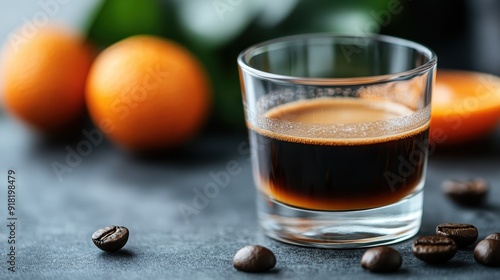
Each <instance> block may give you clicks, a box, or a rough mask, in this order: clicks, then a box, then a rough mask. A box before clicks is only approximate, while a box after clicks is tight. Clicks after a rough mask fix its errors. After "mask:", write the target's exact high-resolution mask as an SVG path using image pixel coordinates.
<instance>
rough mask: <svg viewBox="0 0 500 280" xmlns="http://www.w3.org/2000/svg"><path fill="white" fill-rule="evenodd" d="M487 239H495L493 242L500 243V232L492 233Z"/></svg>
mask: <svg viewBox="0 0 500 280" xmlns="http://www.w3.org/2000/svg"><path fill="white" fill-rule="evenodd" d="M485 239H493V240H499V241H500V233H499V232H496V233H492V234H490V235H488V236H486V238H485Z"/></svg>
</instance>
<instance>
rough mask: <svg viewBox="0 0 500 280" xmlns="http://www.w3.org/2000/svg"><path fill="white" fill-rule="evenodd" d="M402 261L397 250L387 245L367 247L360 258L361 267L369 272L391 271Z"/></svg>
mask: <svg viewBox="0 0 500 280" xmlns="http://www.w3.org/2000/svg"><path fill="white" fill-rule="evenodd" d="M402 263H403V258H401V255H400V254H399V252H398V251H396V250H394V249H392V248H390V247H387V246H380V247H375V248H371V249H368V250H366V252H365V253H364V254H363V257H362V258H361V267H363V268H364V269H367V270H369V271H371V272H393V271H396V270H398V269H399V268H400V267H401V264H402Z"/></svg>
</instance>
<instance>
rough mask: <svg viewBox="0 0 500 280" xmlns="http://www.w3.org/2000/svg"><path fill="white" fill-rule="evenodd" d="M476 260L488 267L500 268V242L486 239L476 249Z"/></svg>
mask: <svg viewBox="0 0 500 280" xmlns="http://www.w3.org/2000/svg"><path fill="white" fill-rule="evenodd" d="M474 259H476V261H477V262H479V263H481V264H484V265H487V266H497V267H500V241H499V240H495V239H484V240H482V241H481V242H479V243H477V245H476V248H474Z"/></svg>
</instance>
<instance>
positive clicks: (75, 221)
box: [0, 115, 500, 280]
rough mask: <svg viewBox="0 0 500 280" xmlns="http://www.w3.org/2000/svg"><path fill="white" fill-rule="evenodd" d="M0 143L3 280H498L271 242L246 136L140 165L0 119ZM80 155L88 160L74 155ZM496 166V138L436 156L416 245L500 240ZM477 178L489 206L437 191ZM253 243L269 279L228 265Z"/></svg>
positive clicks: (496, 273) (468, 270)
mask: <svg viewBox="0 0 500 280" xmlns="http://www.w3.org/2000/svg"><path fill="white" fill-rule="evenodd" d="M90 129H91V128H89V130H90ZM498 130H499V131H500V129H498ZM0 133H1V134H0V135H1V137H0V180H2V182H0V225H1V227H0V244H1V245H0V250H1V256H0V279H104V278H109V279H118V277H119V276H123V277H124V278H123V279H351V280H352V279H366V278H374V279H379V278H380V279H381V278H391V279H395V278H404V279H420V278H424V277H425V278H431V277H432V279H472V278H473V279H500V269H495V268H489V267H485V266H482V265H479V264H478V263H476V262H475V261H474V259H473V257H472V250H471V249H467V250H460V251H459V252H458V253H457V255H456V256H455V257H454V258H453V259H452V261H450V262H449V263H447V264H445V265H441V266H431V265H427V264H425V263H423V262H421V261H419V260H417V259H416V258H415V257H414V256H413V255H412V254H411V252H410V246H411V242H412V240H409V241H406V242H402V243H399V244H396V245H394V247H395V248H397V249H398V250H399V251H400V252H401V253H402V255H403V266H402V269H401V270H400V271H399V272H398V273H395V274H390V275H382V274H372V273H369V272H366V271H364V270H363V269H362V268H361V267H360V265H359V261H360V258H361V255H362V254H363V251H364V250H327V249H310V248H303V247H297V246H292V245H286V244H283V243H280V242H276V241H273V240H270V239H268V238H266V237H265V236H263V235H262V233H261V232H259V229H258V227H257V223H256V214H255V205H254V196H255V189H254V187H253V180H252V176H251V166H250V162H249V160H248V157H249V155H248V150H247V149H245V147H246V145H247V142H246V135H245V134H240V135H219V134H210V135H209V134H205V135H204V136H201V137H199V138H198V139H196V140H195V141H194V142H193V143H191V144H190V145H189V146H188V147H186V148H185V149H184V150H182V151H181V152H178V153H176V154H172V155H169V156H166V157H162V158H140V157H134V156H132V155H130V154H127V153H125V152H123V151H121V150H119V149H117V148H115V147H114V146H112V145H111V144H109V143H107V142H106V141H103V142H102V143H100V142H96V144H95V145H94V144H92V146H91V149H88V150H85V148H86V147H83V145H84V144H81V143H82V141H85V140H86V138H85V136H84V135H83V134H81V135H80V136H79V137H76V139H75V140H73V141H70V142H64V141H63V142H61V143H55V142H54V141H47V140H44V139H41V138H40V137H37V136H36V135H34V134H33V133H32V132H29V131H28V130H27V129H26V128H23V127H22V126H21V125H19V124H18V123H15V122H14V121H13V120H11V119H8V118H7V117H6V116H1V115H0ZM79 145H80V146H79ZM78 148H80V151H87V152H85V153H84V154H82V155H81V156H80V157H76V156H74V155H73V156H71V155H72V152H71V151H72V150H73V151H75V150H77V149H78ZM228 164H230V165H231V166H232V167H234V166H235V165H237V167H238V168H237V169H236V170H237V172H234V175H232V176H231V178H230V182H229V184H228V185H227V186H226V187H224V188H220V189H219V192H218V194H217V195H213V196H212V198H209V199H207V201H206V202H205V203H203V204H204V205H201V206H202V207H200V205H199V204H197V206H198V208H196V207H195V205H194V204H193V199H194V198H195V196H196V193H197V192H198V191H199V190H202V189H203V187H204V185H206V184H207V183H209V182H213V180H214V179H213V178H212V176H211V175H210V174H211V173H212V172H213V173H217V172H220V171H224V170H226V168H227V166H228ZM62 165H64V166H65V168H63V167H61V166H62ZM54 166H58V167H59V168H58V169H57V170H58V172H57V173H59V176H58V174H57V173H56V172H55V171H54ZM499 167H500V133H496V135H495V136H493V137H491V138H489V139H488V140H487V141H483V142H480V143H478V145H471V146H467V147H464V148H461V149H453V150H448V151H443V150H439V149H438V151H437V152H435V153H433V154H432V155H431V156H430V161H429V168H428V174H427V183H426V187H425V205H424V207H425V209H424V218H423V225H422V228H421V232H420V233H419V235H425V234H433V232H434V228H435V226H436V225H437V224H439V223H442V222H463V223H472V224H474V225H476V226H477V228H478V229H479V237H480V238H484V237H485V236H486V235H487V234H489V233H492V232H500V199H499V198H500V172H499V171H500V168H499ZM9 169H14V170H15V172H16V174H15V175H16V183H17V188H16V209H15V217H16V218H17V220H15V222H16V228H15V240H16V250H15V254H16V263H15V267H16V272H14V273H12V272H9V271H8V270H7V269H8V267H9V264H8V263H7V258H8V256H7V253H9V247H8V246H9V244H8V238H9V236H10V232H9V231H8V227H7V225H8V224H9V221H10V220H7V214H8V213H7V212H6V210H7V199H8V197H7V172H8V170H9ZM476 176H480V177H484V178H485V179H486V180H488V181H490V182H491V186H492V191H491V193H490V196H489V198H488V203H487V205H486V206H485V207H483V208H479V209H477V208H476V209H465V208H460V207H457V206H456V205H454V204H452V203H451V202H450V201H449V200H448V199H447V198H446V197H444V196H443V195H442V194H441V193H440V184H441V182H442V181H443V180H444V179H446V178H469V177H476ZM180 209H190V211H183V212H182V211H181V210H180ZM183 213H184V214H183ZM111 224H116V225H123V226H126V227H128V228H129V230H130V238H129V241H128V243H127V245H126V246H125V247H124V249H122V250H121V251H119V252H118V253H115V254H109V253H104V252H101V251H100V250H98V249H97V248H96V247H95V246H94V245H93V244H92V241H91V238H90V237H91V235H92V233H93V232H94V231H95V230H96V229H98V228H100V227H104V226H106V225H111ZM254 243H257V244H262V245H264V246H267V247H269V248H270V249H272V250H273V251H274V252H275V254H276V256H277V259H278V262H277V266H276V268H275V269H274V270H272V271H271V272H270V273H266V274H248V273H242V272H238V271H236V270H235V269H234V268H233V267H232V258H233V256H234V254H235V252H236V251H237V250H238V249H239V248H241V247H242V246H244V245H248V244H254Z"/></svg>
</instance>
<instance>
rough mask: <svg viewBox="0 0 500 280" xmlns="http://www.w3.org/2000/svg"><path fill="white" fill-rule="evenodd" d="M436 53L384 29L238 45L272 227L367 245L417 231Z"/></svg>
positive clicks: (261, 209)
mask: <svg viewBox="0 0 500 280" xmlns="http://www.w3.org/2000/svg"><path fill="white" fill-rule="evenodd" d="M436 63H437V57H436V55H435V54H434V52H433V51H432V50H430V49H429V48H427V47H425V46H423V45H420V44H417V43H414V42H411V41H407V40H403V39H399V38H394V37H388V36H378V35H373V36H360V37H358V36H338V35H334V34H306V35H297V36H290V37H284V38H279V39H275V40H271V41H267V42H264V43H261V44H257V45H255V46H252V47H250V48H248V49H246V50H244V51H243V52H242V53H241V54H240V55H239V57H238V64H239V70H240V79H241V88H242V95H243V105H244V110H245V118H246V123H247V127H248V131H249V138H250V147H251V151H252V164H253V172H254V179H255V183H256V187H257V193H258V196H257V210H258V217H259V223H260V225H261V227H262V228H263V229H264V231H265V233H266V234H267V235H268V236H270V237H272V238H275V239H278V240H281V241H284V242H288V243H293V244H298V245H305V246H313V247H327V248H359V247H368V246H374V245H381V244H390V243H394V242H398V241H401V240H404V239H407V238H410V237H411V236H413V235H415V234H416V233H417V232H418V230H419V228H420V223H421V217H422V203H423V187H424V181H425V173H426V166H427V156H428V141H429V140H428V139H429V121H430V113H431V92H432V85H433V82H434V78H435V69H436Z"/></svg>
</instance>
